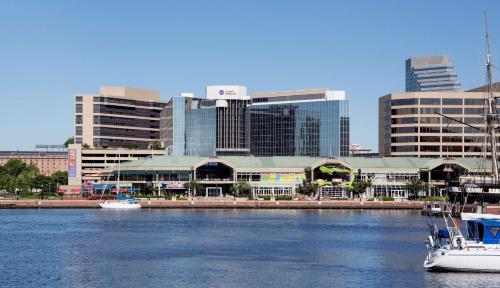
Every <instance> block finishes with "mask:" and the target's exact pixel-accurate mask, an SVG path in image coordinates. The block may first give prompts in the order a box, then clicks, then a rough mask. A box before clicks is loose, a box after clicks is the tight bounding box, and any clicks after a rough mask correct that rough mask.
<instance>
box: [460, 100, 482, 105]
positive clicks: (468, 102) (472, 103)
mask: <svg viewBox="0 0 500 288" xmlns="http://www.w3.org/2000/svg"><path fill="white" fill-rule="evenodd" d="M464 101H465V105H483V104H484V100H483V99H465V100H464Z"/></svg>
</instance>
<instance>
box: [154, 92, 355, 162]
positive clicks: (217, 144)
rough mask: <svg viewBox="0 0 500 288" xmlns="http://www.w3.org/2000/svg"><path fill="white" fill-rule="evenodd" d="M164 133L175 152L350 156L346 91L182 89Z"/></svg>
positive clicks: (169, 150)
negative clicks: (200, 94) (200, 92)
mask: <svg viewBox="0 0 500 288" xmlns="http://www.w3.org/2000/svg"><path fill="white" fill-rule="evenodd" d="M161 119H162V120H161V135H162V136H161V138H162V142H163V143H164V146H165V147H166V148H167V153H168V154H171V155H176V156H182V155H188V156H215V155H218V156H230V155H250V154H252V155H255V156H325V157H328V156H348V155H349V103H348V101H347V100H345V93H344V92H343V91H329V90H327V89H313V90H299V91H285V92H266V93H255V94H251V95H250V96H247V93H246V87H243V86H208V87H207V88H206V97H205V98H195V97H194V96H193V94H190V93H183V94H181V95H180V96H175V97H173V98H172V99H171V100H170V101H169V102H168V104H167V106H166V107H165V109H164V110H163V111H162V114H161Z"/></svg>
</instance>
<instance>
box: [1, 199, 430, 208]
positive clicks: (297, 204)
mask: <svg viewBox="0 0 500 288" xmlns="http://www.w3.org/2000/svg"><path fill="white" fill-rule="evenodd" d="M99 202H100V201H99V200H69V199H67V200H37V199H29V200H0V209H1V208H3V209H16V208H100V207H99ZM140 203H141V206H142V208H167V209H168V208H228V209H232V208H241V209H258V208H262V209H406V210H416V209H422V206H423V202H422V201H405V202H399V201H380V202H373V201H359V200H357V201H346V200H342V201H256V200H238V201H234V200H227V199H224V200H211V199H210V200H207V199H193V200H177V201H172V200H163V199H154V200H153V199H151V200H147V199H143V200H140Z"/></svg>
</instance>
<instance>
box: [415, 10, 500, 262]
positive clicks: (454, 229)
mask: <svg viewBox="0 0 500 288" xmlns="http://www.w3.org/2000/svg"><path fill="white" fill-rule="evenodd" d="M484 17H485V24H486V23H487V22H486V13H485V15H484ZM485 26H486V43H487V47H488V54H487V63H486V67H487V76H488V85H487V93H488V97H487V98H486V99H485V100H486V101H485V104H486V105H485V106H486V107H485V117H484V120H485V124H486V129H483V130H484V132H486V134H487V135H488V138H489V140H490V143H489V144H490V145H491V147H496V146H497V145H496V135H495V129H496V128H497V127H496V123H497V115H496V107H495V106H496V99H495V97H494V95H493V93H492V89H491V67H492V62H491V55H490V51H489V44H488V29H487V25H485ZM442 116H444V117H446V118H449V119H452V120H455V119H453V118H451V117H447V116H445V115H442ZM469 126H470V125H469ZM490 151H491V152H490V153H491V155H490V157H491V161H492V165H491V166H492V167H491V168H492V171H491V176H489V177H488V178H489V181H490V182H491V183H489V184H490V185H489V187H490V188H491V187H496V186H498V183H499V182H498V181H499V175H498V174H499V173H498V163H497V160H498V158H497V151H496V149H490ZM483 182H484V181H483ZM484 184H485V183H482V185H483V186H484ZM479 187H481V185H480V186H479ZM472 188H474V189H477V188H476V187H472ZM478 190H479V191H476V192H477V193H476V194H478V195H479V196H478V198H479V199H481V206H480V207H478V209H479V212H481V213H461V218H462V219H461V220H462V221H463V223H465V226H464V227H463V228H462V227H461V226H460V221H459V220H458V219H456V218H454V217H453V215H452V213H451V210H450V209H448V211H445V212H443V218H444V223H445V228H444V229H438V227H437V225H435V224H434V223H432V222H431V223H430V224H429V227H430V235H429V236H428V237H427V242H426V244H427V257H426V259H425V261H424V267H425V268H427V269H428V270H431V271H463V272H500V233H499V232H500V216H499V215H493V214H483V213H482V207H483V201H482V200H483V198H484V193H485V192H484V190H483V189H482V188H481V189H478ZM456 192H457V193H459V192H461V193H468V192H469V191H467V190H461V191H456ZM430 219H431V221H432V217H431V218H430ZM462 231H466V233H462Z"/></svg>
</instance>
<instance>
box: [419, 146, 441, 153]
mask: <svg viewBox="0 0 500 288" xmlns="http://www.w3.org/2000/svg"><path fill="white" fill-rule="evenodd" d="M439 148H440V146H420V151H421V152H439Z"/></svg>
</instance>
